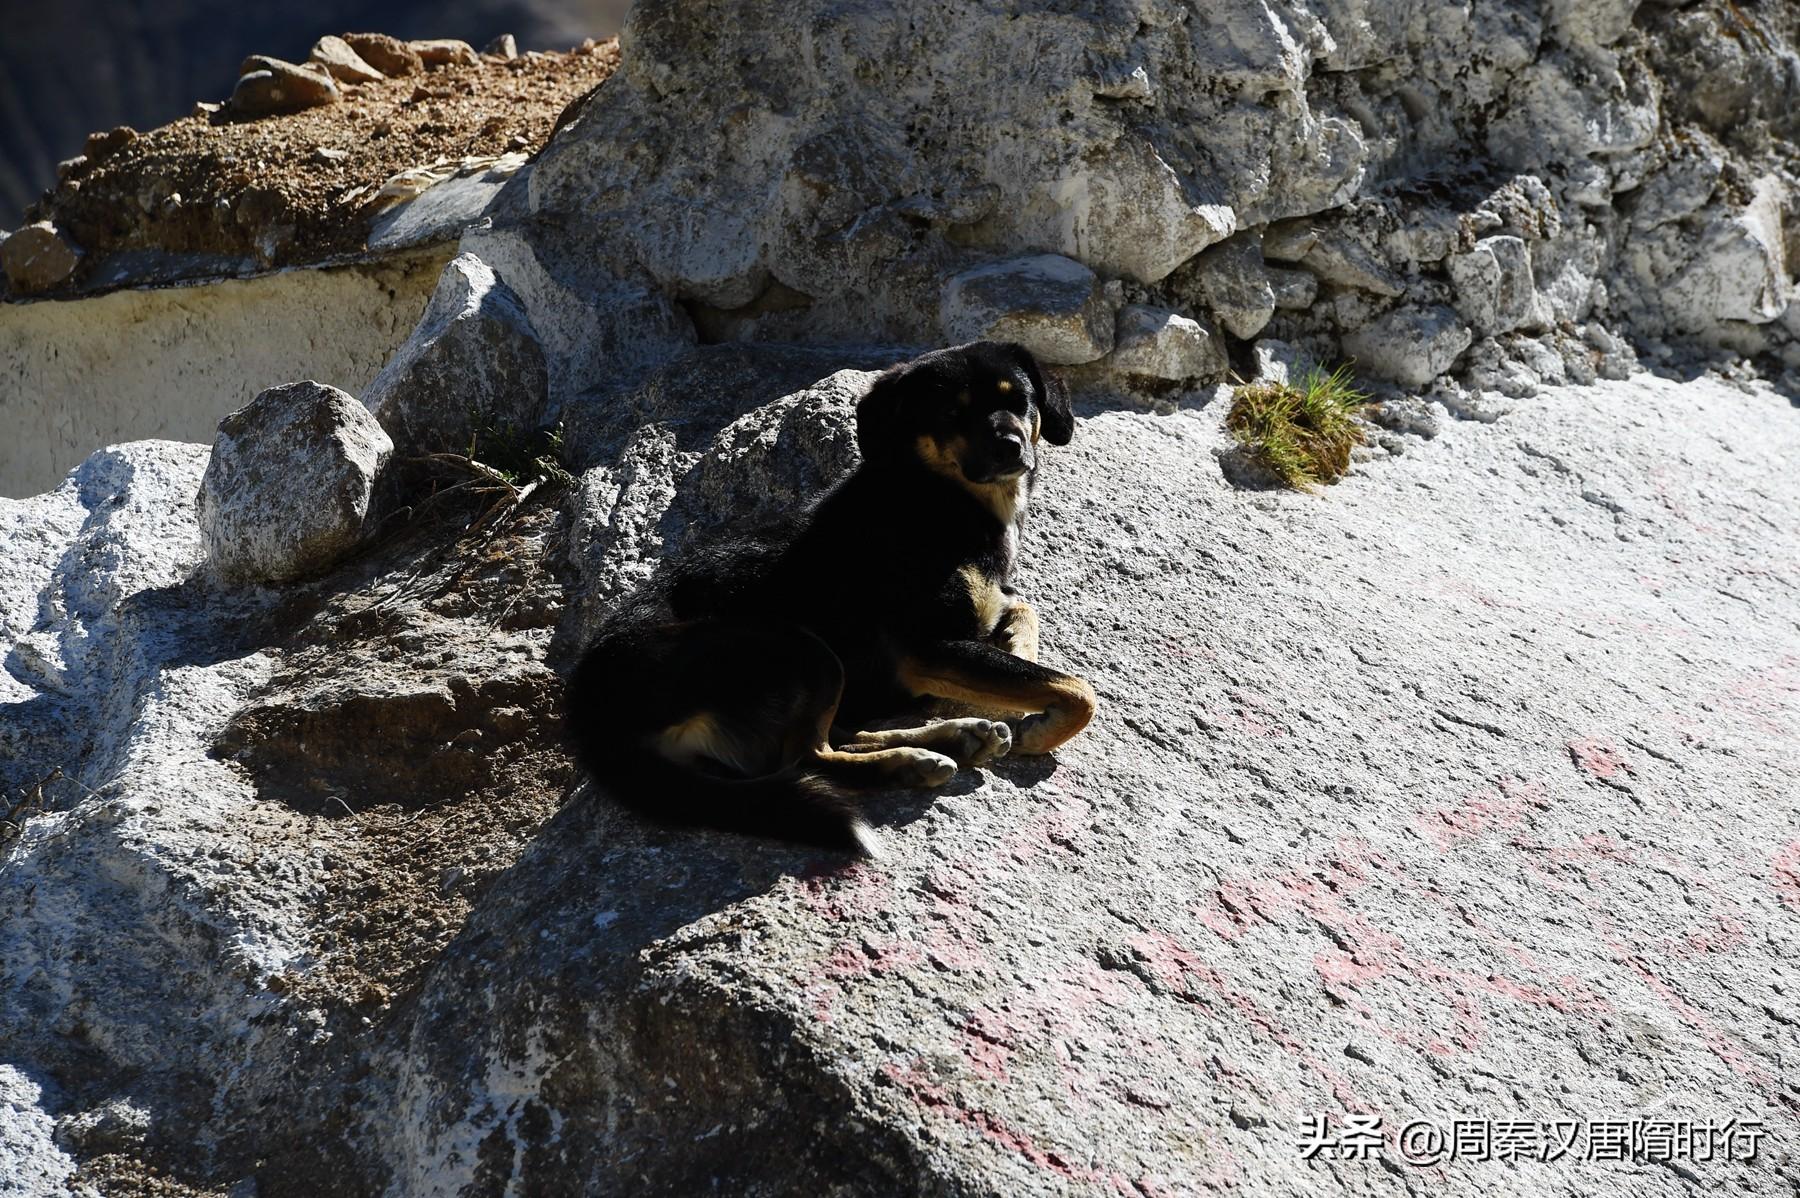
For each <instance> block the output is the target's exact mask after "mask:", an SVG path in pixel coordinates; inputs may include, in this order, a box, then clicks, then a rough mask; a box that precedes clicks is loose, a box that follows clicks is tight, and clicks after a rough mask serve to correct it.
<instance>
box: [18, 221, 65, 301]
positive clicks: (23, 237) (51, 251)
mask: <svg viewBox="0 0 1800 1198" xmlns="http://www.w3.org/2000/svg"><path fill="white" fill-rule="evenodd" d="M80 261H81V251H80V250H78V249H76V248H75V247H74V246H72V245H70V244H69V243H68V242H67V241H66V240H64V239H63V237H62V235H61V234H60V233H58V232H57V231H56V226H55V225H53V224H51V223H50V222H49V221H38V222H37V223H36V224H31V225H26V226H25V227H24V228H23V229H19V230H18V231H16V232H14V233H12V234H11V235H9V236H7V237H6V238H5V239H4V240H0V269H3V270H5V272H6V279H7V282H9V283H11V284H12V286H13V288H14V290H16V291H18V292H20V293H22V294H27V295H29V294H30V293H31V292H34V291H44V290H46V289H48V288H51V287H54V286H56V285H57V284H58V283H60V282H62V281H63V280H64V279H66V278H68V277H69V276H70V275H71V274H73V273H74V272H75V266H76V264H77V263H78V262H80Z"/></svg>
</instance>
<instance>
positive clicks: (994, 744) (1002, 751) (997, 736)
mask: <svg viewBox="0 0 1800 1198" xmlns="http://www.w3.org/2000/svg"><path fill="white" fill-rule="evenodd" d="M902 747H905V748H914V749H930V750H931V751H932V752H934V753H942V754H943V755H944V756H946V757H948V758H950V759H951V760H953V761H955V762H956V764H957V765H958V766H959V767H961V768H963V769H967V768H968V767H970V766H972V765H985V764H986V763H988V762H990V761H992V760H994V759H995V758H996V757H1004V756H1006V754H1007V753H1008V752H1009V751H1010V750H1011V749H1012V729H1011V728H1008V727H1007V726H1006V725H1005V724H1003V723H1001V722H1000V721H999V720H984V719H978V718H973V717H971V718H966V719H953V720H934V721H932V722H931V723H929V724H925V725H922V726H920V727H918V728H888V729H883V730H881V731H863V732H857V733H854V734H853V735H851V736H850V737H848V738H846V739H845V740H844V741H843V742H842V743H840V744H839V745H838V749H839V751H840V752H844V753H859V754H868V753H875V752H879V751H881V750H883V749H892V748H902Z"/></svg>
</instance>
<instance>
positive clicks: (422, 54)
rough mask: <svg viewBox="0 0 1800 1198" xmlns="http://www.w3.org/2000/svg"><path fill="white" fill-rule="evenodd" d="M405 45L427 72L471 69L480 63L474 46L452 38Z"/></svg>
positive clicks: (440, 38)
mask: <svg viewBox="0 0 1800 1198" xmlns="http://www.w3.org/2000/svg"><path fill="white" fill-rule="evenodd" d="M406 44H407V45H408V46H409V47H411V49H412V51H413V52H414V53H415V54H417V55H418V56H419V59H420V61H422V62H423V63H424V64H425V69H426V70H428V71H429V70H435V69H437V68H438V67H449V66H459V67H472V66H477V65H479V64H480V62H481V56H480V55H479V54H477V53H475V47H474V46H471V45H470V44H469V43H468V42H464V41H458V40H457V39H456V38H453V37H436V38H428V39H426V40H424V41H418V42H407V43H406Z"/></svg>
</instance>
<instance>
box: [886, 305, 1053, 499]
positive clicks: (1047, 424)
mask: <svg viewBox="0 0 1800 1198" xmlns="http://www.w3.org/2000/svg"><path fill="white" fill-rule="evenodd" d="M1074 435H1075V418H1074V416H1073V414H1072V413H1071V412H1070V411H1069V395H1068V392H1067V391H1066V390H1065V389H1064V388H1063V386H1062V384H1061V383H1060V382H1058V381H1056V380H1055V379H1053V378H1051V377H1049V376H1047V375H1046V374H1045V373H1044V371H1043V368H1042V367H1040V366H1039V365H1038V361H1037V359H1036V358H1034V357H1032V356H1031V353H1030V351H1029V350H1027V349H1025V347H1024V346H1021V345H1015V344H1013V343H1012V342H1010V341H973V342H970V343H969V344H968V345H958V346H954V347H952V348H950V349H940V350H937V351H935V352H933V353H929V354H926V355H924V356H923V357H919V358H914V359H913V360H912V361H910V362H902V363H901V364H900V365H898V366H894V367H891V368H889V369H888V370H887V372H886V373H884V374H883V375H882V376H881V377H880V378H878V379H876V380H875V385H874V386H872V387H871V388H869V393H868V394H867V395H865V396H864V397H863V399H862V401H861V402H860V403H858V404H857V405H856V442H857V446H858V447H859V448H860V449H861V450H862V456H863V460H864V461H865V462H894V461H901V460H905V459H907V458H909V457H910V458H912V459H914V460H916V461H918V462H920V463H922V464H924V465H925V466H926V467H928V468H929V469H932V470H934V471H937V472H938V473H940V474H948V475H953V476H956V477H960V478H961V479H962V480H964V481H965V482H969V483H976V484H987V483H1001V482H1006V481H1009V480H1012V479H1016V478H1019V477H1021V476H1023V475H1026V474H1029V473H1030V472H1031V471H1032V470H1034V469H1036V468H1037V446H1038V441H1039V440H1040V438H1041V439H1042V440H1045V441H1048V442H1050V444H1052V445H1067V444H1068V443H1069V438H1070V437H1072V436H1074Z"/></svg>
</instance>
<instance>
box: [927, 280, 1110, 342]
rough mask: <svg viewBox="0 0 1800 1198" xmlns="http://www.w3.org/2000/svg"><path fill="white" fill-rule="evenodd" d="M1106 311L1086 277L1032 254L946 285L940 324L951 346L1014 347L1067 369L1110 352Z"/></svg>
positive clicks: (1102, 296)
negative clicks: (1012, 344)
mask: <svg viewBox="0 0 1800 1198" xmlns="http://www.w3.org/2000/svg"><path fill="white" fill-rule="evenodd" d="M1113 309H1114V303H1113V302H1112V301H1111V300H1110V297H1109V296H1108V295H1107V291H1106V288H1105V287H1104V286H1103V285H1102V284H1101V281H1100V278H1099V277H1098V276H1097V275H1095V274H1094V272H1093V271H1091V270H1089V269H1088V268H1087V267H1085V266H1083V265H1082V264H1081V263H1079V262H1076V261H1073V260H1071V259H1069V258H1064V257H1062V256H1060V255H1058V254H1036V255H1033V256H1032V257H1029V258H1012V259H1008V260H1007V261H1004V262H995V263H990V264H989V265H986V266H978V267H975V268H974V269H973V270H968V271H964V272H963V273H962V274H959V275H956V276H955V277H953V278H951V279H950V280H949V281H947V282H946V283H945V284H944V296H943V303H942V311H941V321H942V324H943V327H944V332H945V334H946V335H947V336H948V337H949V339H950V340H952V341H957V342H961V341H977V340H980V339H982V338H989V339H991V340H995V341H1017V342H1018V343H1019V344H1021V345H1023V346H1025V348H1027V349H1029V350H1030V351H1031V352H1032V353H1034V354H1036V355H1037V356H1038V357H1039V358H1040V359H1041V360H1043V361H1045V362H1049V363H1053V364H1056V365H1074V364H1077V363H1081V362H1091V361H1093V360H1094V359H1095V358H1098V357H1100V356H1101V355H1103V354H1105V353H1106V352H1107V351H1108V350H1110V349H1111V348H1112V345H1113V319H1114V317H1113Z"/></svg>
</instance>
